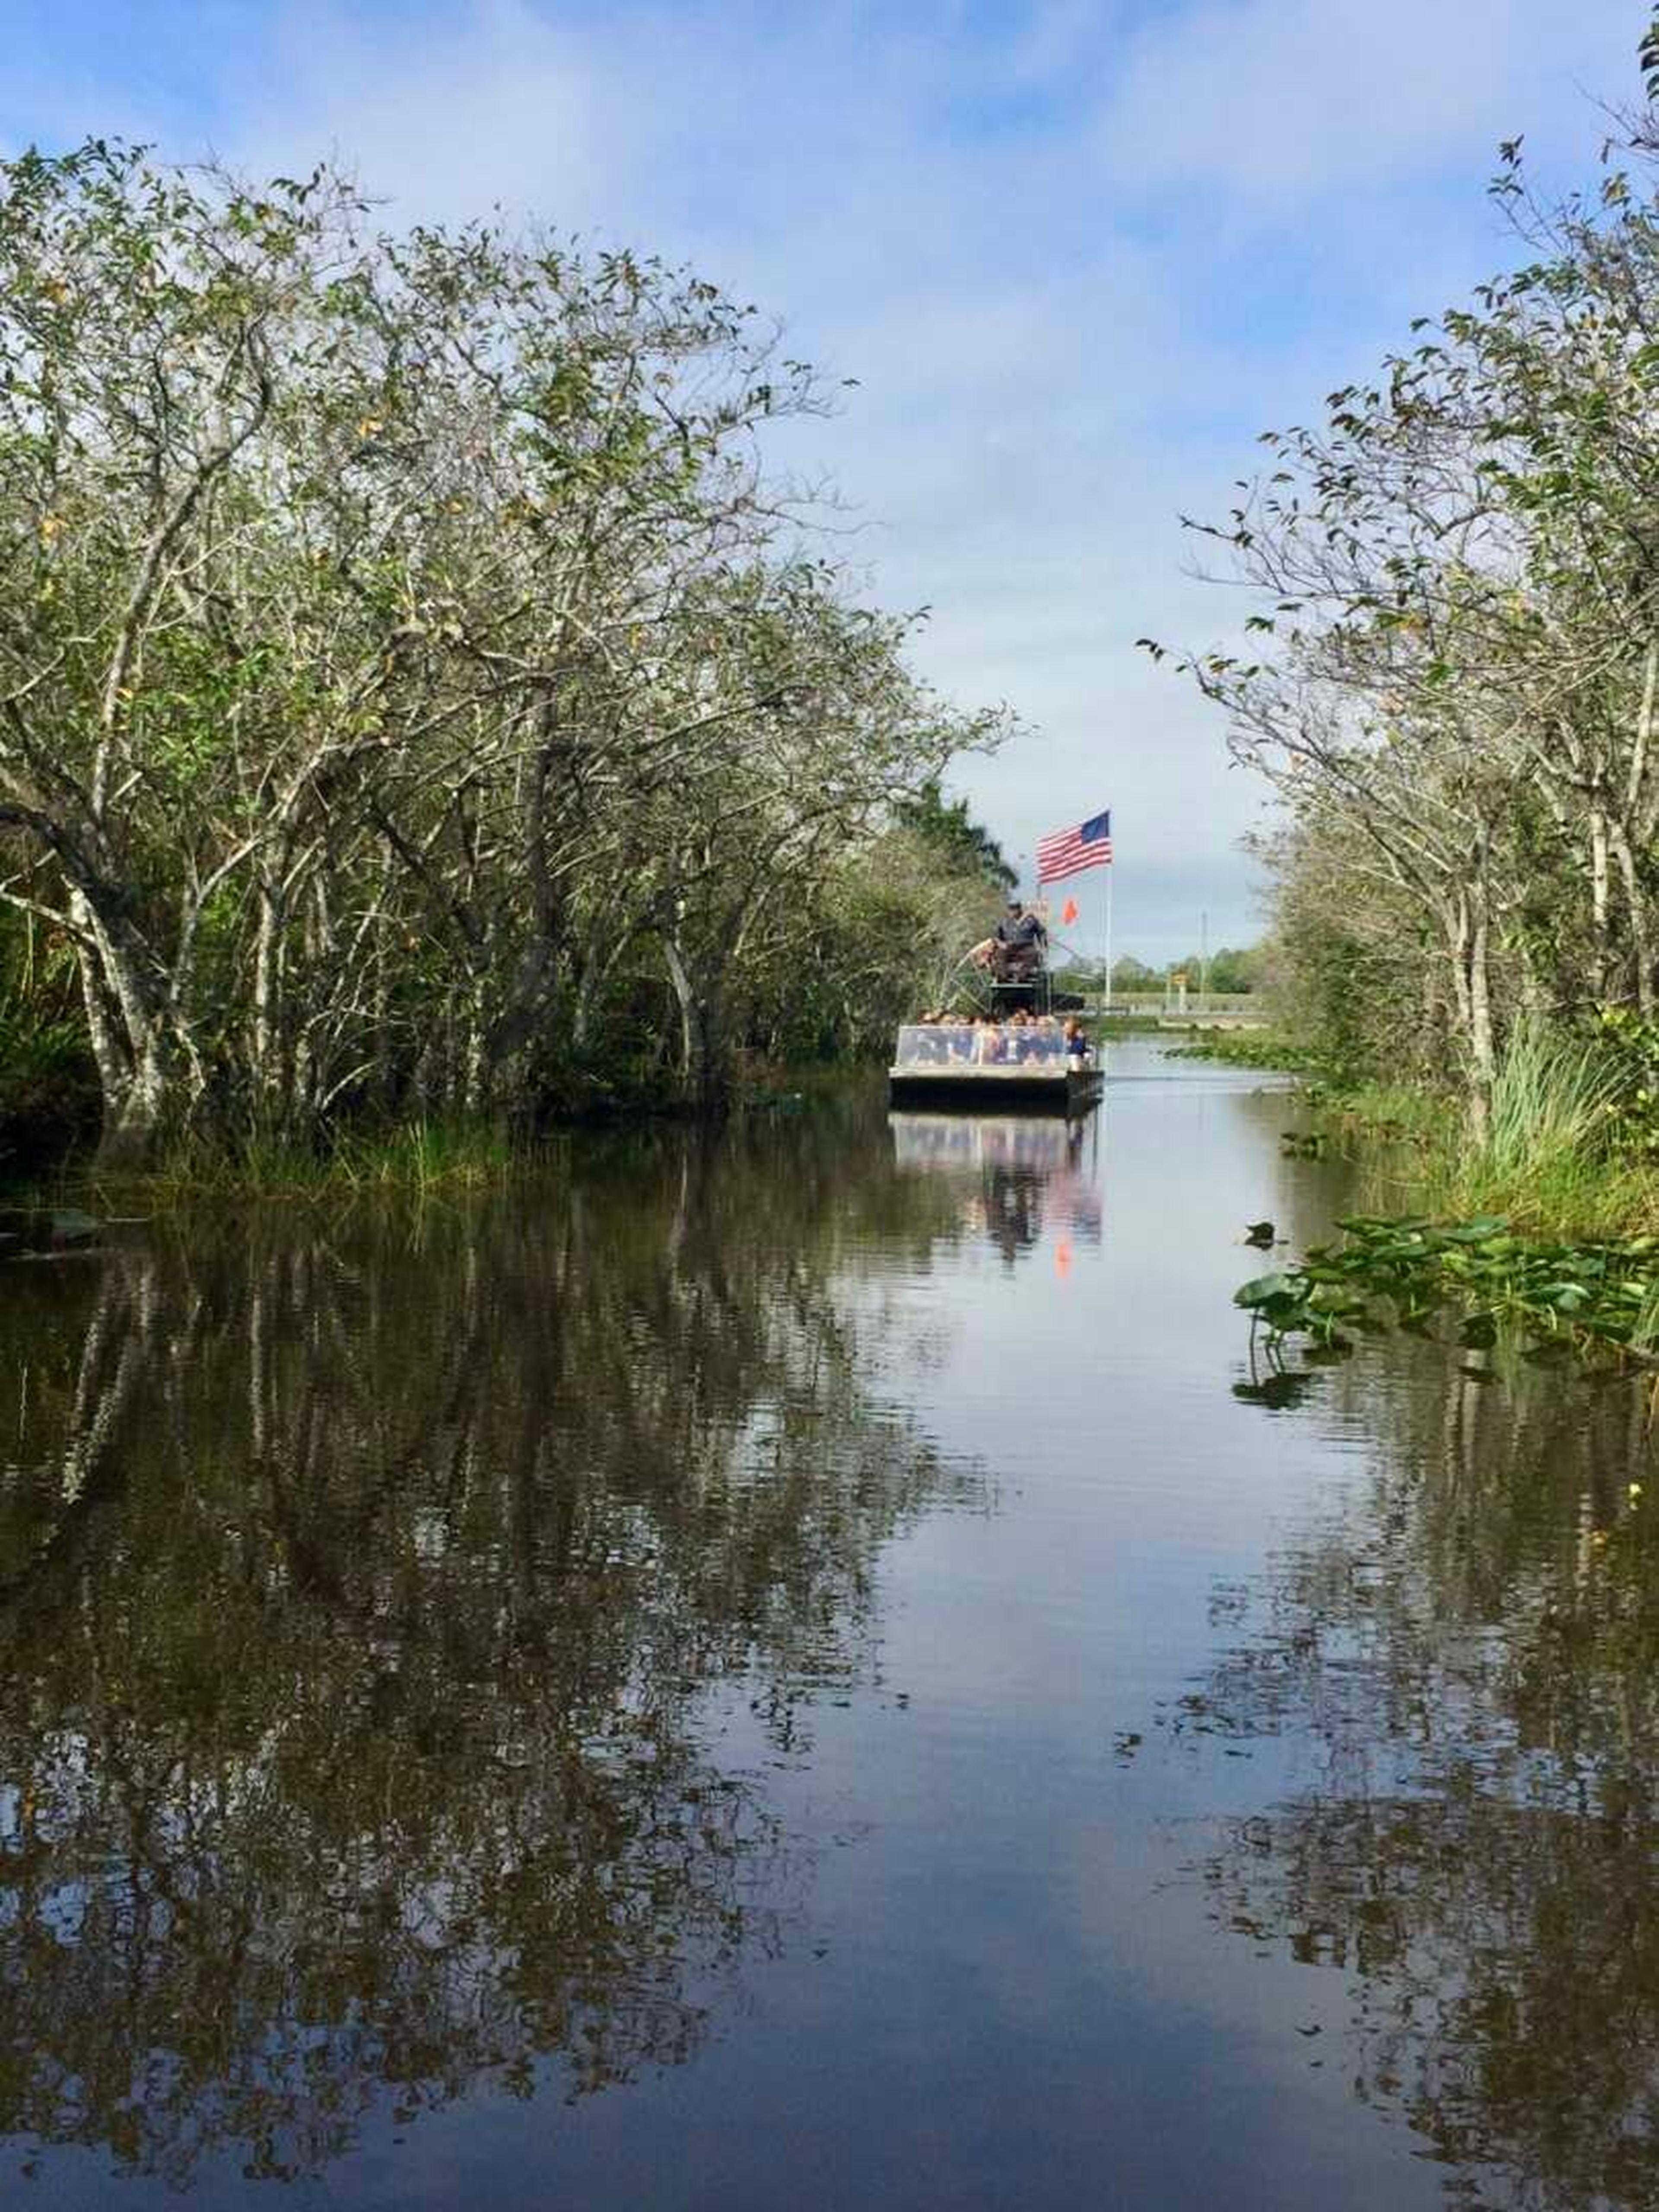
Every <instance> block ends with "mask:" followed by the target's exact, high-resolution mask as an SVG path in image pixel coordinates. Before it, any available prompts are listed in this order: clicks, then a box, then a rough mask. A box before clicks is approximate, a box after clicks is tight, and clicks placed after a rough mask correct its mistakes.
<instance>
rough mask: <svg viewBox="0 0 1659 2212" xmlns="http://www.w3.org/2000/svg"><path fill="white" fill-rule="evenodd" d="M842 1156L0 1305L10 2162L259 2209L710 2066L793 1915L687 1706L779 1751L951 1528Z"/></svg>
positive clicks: (750, 1793)
mask: <svg viewBox="0 0 1659 2212" xmlns="http://www.w3.org/2000/svg"><path fill="white" fill-rule="evenodd" d="M836 1141H837V1142H838V1143H839V1144H840V1146H841V1151H840V1158H841V1161H842V1168H843V1170H845V1166H846V1161H847V1154H846V1151H845V1144H844V1139H838V1140H836ZM829 1149H830V1148H829V1146H826V1145H825V1144H823V1142H821V1141H820V1140H819V1139H817V1137H816V1136H815V1135H814V1133H812V1132H811V1130H810V1129H803V1130H800V1131H799V1132H795V1133H789V1134H787V1135H784V1134H780V1135H777V1136H775V1137H770V1138H763V1139H760V1140H758V1141H757V1142H748V1141H745V1140H743V1139H736V1138H734V1139H728V1140H727V1141H726V1143H724V1144H723V1145H720V1146H714V1147H709V1146H702V1145H700V1144H698V1143H697V1142H696V1141H695V1140H686V1141H684V1142H681V1141H669V1140H666V1139H658V1140H652V1141H644V1142H638V1143H630V1144H626V1145H620V1146H615V1147H613V1148H611V1150H609V1151H608V1152H603V1153H601V1154H599V1157H598V1158H596V1159H595V1160H594V1161H593V1162H592V1163H590V1164H586V1165H585V1166H584V1168H583V1170H582V1171H581V1172H580V1173H575V1172H570V1173H566V1174H563V1175H556V1176H550V1178H548V1179H546V1180H544V1181H541V1182H537V1183H535V1184H533V1185H531V1186H527V1187H526V1188H524V1189H522V1190H520V1192H518V1193H516V1194H514V1195H513V1199H512V1200H511V1201H510V1202H505V1201H496V1202H492V1203H490V1204H489V1205H485V1206H477V1207H468V1208H467V1209H465V1210H464V1211H461V1212H441V1213H437V1214H433V1213H428V1214H427V1215H425V1216H423V1217H422V1218H419V1219H418V1220H414V1221H411V1220H409V1219H407V1218H404V1219H400V1220H397V1221H392V1220H387V1219H386V1218H368V1217H362V1218H349V1219H347V1220H345V1221H343V1222H337V1223H335V1224H333V1225H329V1226H327V1227H323V1226H319V1225H307V1226H304V1227H301V1228H295V1226H293V1225H290V1224H283V1223H281V1222H278V1221H276V1220H274V1219H272V1218H270V1217H259V1218H254V1219H252V1220H250V1221H245V1222H241V1223H239V1224H238V1225H237V1227H236V1233H235V1234H234V1236H232V1237H225V1236H224V1235H223V1234H222V1233H221V1234H220V1236H219V1238H218V1241H217V1243H216V1244H210V1243H208V1242H207V1241H206V1239H205V1238H200V1239H197V1238H185V1237H179V1238H163V1237H161V1236H160V1235H159V1234H155V1233H150V1234H149V1235H147V1236H146V1237H145V1238H144V1239H143V1242H142V1243H137V1244H135V1245H133V1246H132V1247H131V1249H120V1250H117V1251H114V1252H112V1253H109V1254H106V1255H102V1256H101V1257H100V1258H97V1259H93V1258H89V1257H88V1258H78V1259H76V1260H75V1261H72V1262H64V1264H63V1265H61V1266H58V1267H53V1268H41V1269H40V1270H38V1271H35V1272H34V1273H32V1274H29V1275H27V1276H26V1275H25V1274H24V1273H23V1272H22V1271H21V1269H13V1270H11V1271H9V1273H8V1274H7V1276H6V1279H5V1284H6V1291H7V1293H8V1295H7V1297H6V1300H5V1303H4V1304H3V1307H0V1373H4V1374H9V1375H12V1376H15V1383H14V1384H13V1385H12V1386H11V1387H10V1388H9V1390H8V1394H7V1395H8V1402H7V1403H6V1404H5V1405H4V1406H3V1407H0V1419H3V1420H4V1423H5V1426H6V1430H7V1431H8V1434H7V1437H6V1443H5V1449H4V1453H3V1455H0V1460H3V1465H0V2129H3V2130H5V2131H6V2132H9V2133H11V2134H21V2135H29V2136H39V2137H41V2138H44V2139H46V2140H49V2141H56V2142H80V2143H83V2144H87V2145H94V2146H100V2147H107V2148H109V2149H110V2150H112V2152H113V2153H114V2154H115V2155H116V2157H117V2159H118V2160H119V2161H120V2162H121V2163H123V2164H124V2165H125V2166H127V2167H128V2168H129V2169H131V2170H136V2171H141V2172H147V2173H153V2174H155V2175H158V2176H162V2177H165V2178H166V2179H167V2180H169V2181H171V2182H173V2183H175V2184H182V2183H184V2182H185V2181H187V2180H188V2179H190V2177H191V2172H192V2171H193V2169H194V2168H195V2166H196V2165H197V2161H198V2160H200V2159H201V2158H202V2157H203V2156H204V2154H210V2153H222V2152H223V2151H225V2150H227V2149H233V2148H234V2149H235V2150H236V2151H237V2153H238V2154H239V2155H240V2156H241V2157H242V2158H243V2159H244V2160H245V2161H246V2166H247V2167H248V2169H249V2171H250V2172H256V2173H260V2174H269V2175H277V2176H280V2175H290V2174H294V2173H298V2172H309V2171H313V2170H315V2169H316V2168H318V2167H319V2166H322V2165H324V2164H325V2162H326V2161H327V2160H329V2159H330V2158H331V2157H332V2156H334V2155H336V2154H338V2153H340V2152H341V2151H343V2149H344V2148H347V2147H348V2146H349V2144H350V2142H352V2140H353V2137H354V2134H355V2130H356V2126H357V2124H358V2123H359V2121H360V2119H361V2118H362V2116H363V2114H364V2113H365V2112H367V2111H368V2110H369V2109H370V2108H371V2107H373V2106H376V2105H378V2104H379V2103H380V2102H381V2101H382V2100H385V2099H387V2098H390V2099H391V2100H392V2102H393V2104H394V2106H395V2108H396V2110H397V2111H398V2113H399V2115H400V2116H402V2117H404V2118H409V2117H411V2116H412V2115H413V2114H414V2113H415V2112H418V2111H419V2110H420V2109H421V2108H422V2107H423V2106H430V2105H433V2104H435V2103H439V2102H441V2101H443V2100H448V2099H451V2098H453V2097H456V2096H458V2095H459V2094H462V2093H466V2092H469V2091H471V2090H473V2089H475V2088H477V2087H486V2086H488V2087H495V2088H502V2087H505V2088H507V2089H508V2090H513V2091H519V2092H524V2093H527V2092H528V2091H529V2089H530V2088H531V2087H532V2085H533V2083H534V2082H535V2081H536V2079H537V2078H538V2070H539V2069H541V2067H542V2066H543V2063H544V2062H548V2061H553V2060H556V2063H557V2066H558V2068H559V2069H561V2070H562V2078H563V2081H564V2082H565V2085H566V2087H567V2089H568V2092H569V2093H573V2094H580V2093H584V2092H588V2091H592V2090H597V2089H599V2088H603V2087H607V2086H609V2085H611V2084H615V2083H618V2082H623V2081H628V2080H629V2079H630V2078H631V2077H632V2076H634V2075H635V2074H637V2073H638V2072H639V2071H640V2069H642V2068H646V2067H653V2066H659V2065H663V2064H667V2063H675V2062H678V2061H680V2060H683V2059H684V2058H686V2057H689V2056H690V2055H691V2054H692V2053H693V2052H694V2051H696V2049H697V2047H698V2045H699V2043H700V2042H701V2040H702V2039H703V2038H704V2037H705V2036H706V2035H707V2033H708V2032H709V2027H710V2023H711V2021H712V2019H713V2018H714V2015H715V2009H716V2008H717V2007H718V2005H719V2004H720V2002H721V2001H722V1991H723V1990H729V1986H730V1984H731V1983H732V1980H733V1978H734V1976H735V1975H736V1973H737V1971H738V1966H739V1962H740V1960H742V1959H743V1957H744V1955H745V1954H748V1953H750V1952H752V1951H753V1950H755V1949H756V1948H759V1949H761V1950H763V1951H764V1950H767V1949H769V1948H775V1947H776V1946H778V1945H780V1944H781V1943H782V1942H786V1941H787V1931H788V1928H789V1925H790V1923H791V1920H792V1917H793V1916H795V1915H796V1914H798V1912H799V1899H800V1896H801V1893H802V1883H803V1881H804V1880H805V1872H806V1869H805V1868H804V1866H802V1865H801V1864H799V1863H797V1860H796V1857H795V1854H794V1851H793V1847H792V1845H791V1844H790V1841H789V1838H787V1835H786V1834H785V1833H784V1832H783V1831H782V1829H781V1826H780V1825H779V1823H778V1821H777V1820H776V1819H775V1816H774V1815H773V1814H772V1813H771V1812H770V1811H769V1808H768V1804H767V1802H766V1796H765V1792H764V1789H763V1784H762V1781H761V1779H760V1778H759V1774H760V1769H761V1763H760V1762H759V1761H758V1760H757V1759H755V1758H753V1757H752V1756H751V1757H750V1760H749V1763H748V1765H746V1766H744V1765H741V1764H735V1763H732V1764H728V1765H722V1764H721V1762H720V1759H718V1758H717V1757H716V1756H715V1753H714V1749H713V1748H712V1747H711V1746H712V1740H713V1737H714V1729H713V1726H712V1724H711V1713H712V1711H713V1705H712V1701H713V1700H714V1699H716V1698H717V1697H720V1696H722V1695H724V1696H725V1697H726V1698H727V1699H739V1700H740V1701H746V1703H747V1704H748V1705H750V1706H751V1707H752V1709H753V1711H754V1713H755V1715H756V1721H755V1726H756V1728H757V1729H758V1730H760V1731H762V1732H763V1733H762V1735H761V1737H760V1741H761V1743H762V1745H763V1746H764V1745H766V1744H769V1745H770V1747H771V1752H770V1755H771V1756H773V1757H776V1756H778V1755H780V1753H783V1754H787V1753H790V1752H792V1751H793V1750H795V1749H797V1748H798V1747H799V1745H800V1743H801V1741H802V1732H803V1730H804V1729H805V1726H806V1725H807V1722H808V1716H809V1715H810V1710H811V1701H812V1699H814V1697H815V1696H817V1694H819V1693H820V1692H823V1690H824V1689H826V1688H831V1687H837V1686H845V1685H846V1684H848V1683H849V1682H851V1681H854V1680H857V1679H858V1678H860V1675H867V1674H868V1672H869V1670H870V1668H871V1666H872V1631H873V1620H872V1604H873V1601H872V1572H873V1568H874V1565H875V1561H876V1559H877V1557H878V1553H879V1552H880V1550H881V1547H883V1546H884V1544H885V1543H886V1542H887V1541H890V1539H891V1537H892V1536H893V1535H894V1534H895V1533H896V1531H897V1530H899V1529H900V1528H902V1527H903V1526H904V1525H905V1524H906V1523H907V1522H908V1521H910V1520H912V1519H913V1518H914V1517H915V1516H917V1515H918V1514H920V1513H921V1512H923V1511H925V1510H928V1509H929V1508H931V1507H935V1506H938V1505H940V1504H950V1503H952V1502H962V1501H963V1500H964V1499H966V1498H969V1497H970V1496H972V1495H973V1494H974V1481H973V1478H972V1477H971V1476H969V1475H968V1474H963V1472H961V1471H960V1470H952V1469H951V1468H947V1467H946V1466H945V1465H943V1464H942V1463H941V1462H939V1459H938V1458H937V1457H936V1456H935V1455H934V1454H933V1452H932V1451H931V1450H930V1449H928V1448H927V1445H926V1444H925V1443H922V1442H921V1441H920V1440H919V1439H918V1438H917V1437H915V1435H914V1434H913V1433H911V1432H910V1431H908V1430H907V1428H906V1427H905V1426H904V1425H902V1423H901V1422H899V1421H898V1420H897V1419H895V1418H894V1416H893V1415H892V1413H891V1412H890V1409H888V1408H885V1407H883V1406H881V1405H880V1404H879V1403H878V1402H877V1401H872V1397H871V1395H869V1392H870V1382H869V1378H870V1377H871V1376H874V1377H876V1378H877V1380H878V1379H879V1375H880V1371H881V1362H880V1358H879V1357H878V1354H877V1352H875V1350H874V1349H873V1348H872V1346H871V1345H870V1342H869V1339H870V1337H871V1335H872V1331H873V1328H874V1324H875V1322H876V1321H877V1320H878V1319H879V1320H880V1322H881V1323H882V1325H883V1328H884V1330H887V1329H890V1316H888V1315H886V1314H884V1313H880V1312H878V1308H877V1307H876V1305H875V1304H874V1303H873V1302H872V1298H871V1297H870V1296H869V1294H868V1292H867V1289H866V1285H864V1284H863V1283H862V1282H861V1281H860V1279H859V1276H858V1274H857V1272H856V1269H855V1268H854V1266H853V1265H852V1261H851V1255H852V1254H854V1252H856V1251H857V1250H858V1249H860V1238H861V1237H866V1236H869V1235H875V1234H898V1235H908V1236H910V1237H915V1238H918V1239H926V1237H928V1236H929V1235H930V1234H933V1233H936V1232H937V1231H938V1229H939V1226H940V1225H941V1218H940V1209H939V1206H938V1204H937V1200H935V1199H933V1198H932V1197H931V1196H930V1194H929V1192H928V1191H927V1188H926V1187H925V1186H915V1185H905V1184H902V1183H901V1182H899V1180H898V1179H897V1178H896V1176H894V1175H893V1174H892V1172H891V1170H890V1168H889V1167H888V1166H886V1165H885V1164H884V1153H882V1152H878V1153H876V1154H875V1155H873V1156H872V1158H870V1159H869V1161H868V1162H867V1164H866V1172H865V1173H864V1175H863V1177H862V1180H861V1183H860V1191H859V1195H858V1198H857V1200H856V1202H855V1204H854V1206H853V1208H852V1209H851V1212H852V1216H853V1218H851V1219H850V1220H849V1218H848V1203H847V1193H846V1191H845V1189H844V1188H838V1187H837V1186H836V1183H835V1182H834V1180H833V1178H832V1175H831V1171H830V1167H829ZM860 1376H864V1377H865V1378H866V1379H865V1380H864V1381H862V1382H861V1381H860ZM723 1686H724V1688H723Z"/></svg>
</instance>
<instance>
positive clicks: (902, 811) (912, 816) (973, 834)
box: [893, 778, 1019, 890]
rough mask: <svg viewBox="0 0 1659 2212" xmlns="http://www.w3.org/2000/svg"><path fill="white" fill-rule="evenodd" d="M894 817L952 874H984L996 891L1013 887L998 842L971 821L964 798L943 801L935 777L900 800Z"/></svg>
mask: <svg viewBox="0 0 1659 2212" xmlns="http://www.w3.org/2000/svg"><path fill="white" fill-rule="evenodd" d="M893 811H894V817H895V819H896V821H897V823H898V824H899V826H900V827H901V828H902V829H908V831H909V832H910V833H911V835H912V836H914V837H915V838H916V839H917V840H918V841H919V842H920V843H921V846H922V847H923V848H924V849H925V850H926V851H927V853H928V854H930V855H933V857H935V858H936V859H937V860H938V861H939V865H940V866H942V867H943V868H944V869H945V872H947V873H949V874H951V875H955V876H965V877H969V878H972V877H975V876H983V877H984V878H986V879H987V882H989V883H991V884H994V885H995V886H996V887H997V888H998V889H999V890H1004V889H1006V890H1012V889H1013V888H1014V886H1015V885H1016V884H1018V881H1019V877H1018V874H1017V872H1015V871H1014V870H1013V869H1012V868H1011V867H1010V866H1009V865H1008V862H1007V860H1006V857H1005V855H1004V854H1003V850H1002V848H1001V846H1000V845H999V844H998V842H996V839H995V838H994V837H993V836H991V834H990V832H989V831H988V830H987V829H984V828H983V827H982V826H981V824H980V823H977V822H975V821H974V820H973V819H972V818H971V817H970V816H969V811H968V802H967V800H966V799H952V800H951V802H950V803H949V805H947V804H946V803H945V799H944V796H943V794H942V793H941V792H940V790H939V782H938V779H937V778H932V779H930V780H929V781H927V783H925V784H923V786H922V787H921V790H920V791H919V792H918V793H916V795H915V798H914V799H901V800H900V801H899V803H898V805H896V807H895V808H894V810H893Z"/></svg>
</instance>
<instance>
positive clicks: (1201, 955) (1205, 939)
mask: <svg viewBox="0 0 1659 2212" xmlns="http://www.w3.org/2000/svg"><path fill="white" fill-rule="evenodd" d="M1198 937H1199V949H1198V1004H1199V1011H1200V1012H1201V1013H1206V1014H1207V1013H1208V1012H1209V1011H1210V916H1209V910H1208V908H1206V909H1205V911H1204V912H1203V913H1202V914H1200V915H1199V917H1198Z"/></svg>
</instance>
